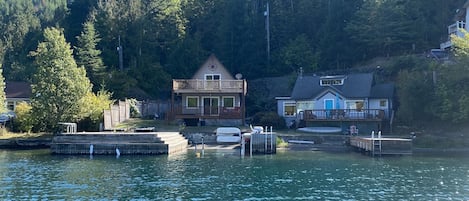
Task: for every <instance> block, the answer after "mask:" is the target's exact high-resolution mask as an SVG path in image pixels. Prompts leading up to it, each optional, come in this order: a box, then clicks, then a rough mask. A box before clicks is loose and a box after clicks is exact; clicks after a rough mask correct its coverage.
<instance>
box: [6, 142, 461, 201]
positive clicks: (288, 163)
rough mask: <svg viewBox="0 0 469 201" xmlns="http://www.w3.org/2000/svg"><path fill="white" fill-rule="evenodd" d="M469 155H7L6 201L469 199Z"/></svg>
mask: <svg viewBox="0 0 469 201" xmlns="http://www.w3.org/2000/svg"><path fill="white" fill-rule="evenodd" d="M468 159H469V157H443V156H442V157H428V156H416V155H414V156H404V157H384V158H370V157H368V156H363V155H360V154H357V153H324V152H311V151H284V152H278V153H277V154H276V155H256V156H254V157H252V158H250V157H245V158H240V157H239V156H237V155H236V154H235V152H234V151H231V150H228V151H227V150H223V151H216V150H206V151H205V155H204V156H203V157H201V158H197V157H196V154H195V153H194V152H193V151H192V150H189V151H188V152H187V153H184V154H179V155H173V156H169V157H168V156H121V157H120V158H116V157H114V156H94V157H90V156H87V155H84V156H57V155H50V154H49V151H48V150H24V151H2V150H0V200H469V160H468Z"/></svg>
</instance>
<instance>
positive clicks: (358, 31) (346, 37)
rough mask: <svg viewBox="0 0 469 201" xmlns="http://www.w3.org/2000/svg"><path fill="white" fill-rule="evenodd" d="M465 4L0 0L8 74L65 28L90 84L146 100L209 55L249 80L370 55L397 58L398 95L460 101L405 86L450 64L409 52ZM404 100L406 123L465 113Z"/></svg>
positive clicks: (421, 47) (428, 42) (435, 37)
mask: <svg viewBox="0 0 469 201" xmlns="http://www.w3.org/2000/svg"><path fill="white" fill-rule="evenodd" d="M464 2H465V1H464V0H425V1H415V0H139V1H133V0H15V1H9V0H0V13H1V14H0V30H1V32H2V37H1V38H0V63H1V65H2V68H3V75H4V77H5V80H16V81H28V82H32V79H33V77H34V74H35V73H36V72H37V65H35V64H34V58H33V57H32V56H31V52H33V51H35V50H36V49H37V47H38V44H39V43H40V42H41V41H43V40H44V35H43V32H44V30H45V29H46V28H48V27H55V28H58V29H60V30H62V31H63V33H64V36H65V38H66V41H67V42H68V43H70V45H71V47H72V49H73V56H74V59H75V60H76V63H77V64H78V65H79V66H84V67H85V69H86V74H87V77H88V78H89V79H90V81H91V83H92V84H93V91H94V92H96V91H98V90H100V89H105V90H106V91H109V92H111V93H112V96H113V98H114V99H119V98H123V97H127V96H129V94H131V93H132V92H133V91H136V90H140V91H144V92H145V94H146V96H148V98H152V99H158V98H163V99H164V98H167V97H168V96H169V90H170V89H171V79H173V78H190V77H191V76H192V74H193V73H194V72H195V71H196V70H197V69H198V67H199V65H200V64H201V63H202V62H203V61H204V60H205V59H206V58H207V57H208V55H210V54H211V53H214V54H215V55H216V56H217V57H218V58H219V59H220V61H221V62H222V63H223V64H224V65H225V66H226V67H227V68H228V70H229V71H230V72H231V73H233V74H236V73H242V74H243V76H244V78H246V79H248V80H252V79H256V78H261V77H271V76H280V75H287V74H294V73H295V72H298V70H299V69H300V68H302V69H303V70H304V72H305V73H316V72H321V71H330V70H347V69H353V68H355V67H357V66H360V65H361V64H363V63H364V62H366V61H369V60H371V59H373V58H377V57H381V58H396V57H397V58H398V59H395V60H394V61H393V62H391V64H390V70H388V71H386V72H384V73H383V74H385V75H386V76H387V78H388V79H393V80H394V81H400V83H399V88H400V89H402V90H401V92H399V93H401V94H400V96H401V97H402V96H406V95H409V94H415V93H417V92H419V93H423V94H420V95H425V96H427V97H429V98H431V97H437V96H438V97H442V96H444V97H447V98H448V99H451V100H448V101H449V102H455V103H458V104H460V105H461V106H463V103H464V102H466V101H469V98H467V97H469V96H467V97H466V96H464V97H462V98H460V99H461V100H460V99H458V100H456V99H455V98H456V97H454V96H450V95H449V94H445V93H446V92H444V90H443V89H441V90H436V89H435V88H431V89H429V90H427V91H425V90H424V89H421V88H416V89H415V90H414V91H413V89H412V88H410V87H407V88H406V86H412V87H416V86H420V85H419V84H423V86H427V88H428V86H431V85H428V83H431V80H429V79H427V77H425V76H427V74H428V73H427V72H430V71H431V70H438V69H437V67H436V66H440V69H443V68H447V67H442V66H441V65H437V64H434V62H432V61H427V60H429V59H423V60H422V59H421V58H420V57H417V56H415V55H424V53H425V52H428V51H429V50H430V49H432V48H435V47H439V44H440V42H442V41H444V40H446V39H447V37H448V36H447V26H448V25H449V24H451V23H453V22H454V21H455V18H454V17H455V15H456V14H457V11H458V9H459V8H460V7H462V5H463V4H464ZM267 5H269V7H268V8H269V12H267ZM267 22H268V25H269V26H267ZM267 28H268V29H267ZM267 35H269V38H268V37H267ZM120 53H121V54H122V60H121V61H120V60H119V54H120ZM418 69H420V70H421V71H418ZM422 69H423V70H422ZM464 70H466V69H464ZM442 72H443V70H442ZM444 72H448V73H455V72H452V71H444ZM413 73H416V74H418V76H423V77H422V79H421V80H419V79H418V78H419V77H418V76H417V75H414V74H413ZM420 74H421V75H420ZM456 74H457V73H456ZM399 75H400V76H399ZM404 76H408V78H409V79H404ZM461 79H462V80H465V79H466V78H465V77H463V78H461ZM422 80H423V81H422ZM447 80H452V79H447ZM412 81H413V82H415V83H414V84H409V82H412ZM442 81H444V79H442ZM448 85H449V84H448ZM444 87H451V86H446V85H445V86H444ZM406 90H407V91H406ZM405 93H408V94H405ZM426 93H428V94H426ZM455 94H457V93H456V92H455ZM468 95H469V94H468ZM413 97H415V96H413ZM413 97H409V98H413ZM453 99H454V100H453ZM435 100H438V101H443V102H444V100H442V99H436V98H435ZM403 101H405V100H403ZM407 101H409V103H408V102H402V103H401V104H400V105H401V107H403V108H405V107H408V109H409V108H410V109H409V110H408V111H407V110H406V111H405V112H407V113H409V112H410V113H412V114H405V115H406V118H410V119H407V120H406V121H412V120H414V119H415V118H418V117H415V118H413V116H412V115H414V116H415V115H416V114H417V112H422V113H424V114H433V115H430V117H432V116H433V117H434V116H435V114H441V111H442V110H447V111H446V112H448V113H451V112H452V111H455V110H456V111H461V108H459V107H457V104H452V105H451V104H449V103H448V104H446V106H448V107H447V108H441V107H440V105H441V104H440V103H438V101H430V102H428V103H427V102H425V105H424V107H419V111H413V106H412V105H406V104H417V105H419V104H420V102H421V101H418V100H417V101H416V100H407ZM458 101H459V102H458ZM461 101H463V102H461ZM443 105H445V104H443ZM420 106H421V104H420ZM465 107H467V106H465ZM463 109H464V111H466V110H467V109H465V108H463ZM420 110H421V111H420ZM466 113H467V114H466ZM461 115H462V114H460V115H459V116H457V117H449V116H448V117H447V120H455V121H457V122H460V121H463V120H467V119H468V118H469V110H467V112H465V114H464V115H462V116H461ZM426 117H429V116H428V115H426Z"/></svg>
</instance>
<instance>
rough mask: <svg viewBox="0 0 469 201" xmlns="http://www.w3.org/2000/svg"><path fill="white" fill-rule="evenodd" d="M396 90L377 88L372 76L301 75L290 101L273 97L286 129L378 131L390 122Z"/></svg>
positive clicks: (386, 84) (377, 85) (390, 84)
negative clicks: (350, 128) (320, 128)
mask: <svg viewBox="0 0 469 201" xmlns="http://www.w3.org/2000/svg"><path fill="white" fill-rule="evenodd" d="M394 91H395V87H394V84H392V83H384V84H376V83H375V81H374V79H373V74H372V73H357V74H349V75H333V76H317V75H304V76H303V75H300V76H299V77H298V78H297V80H296V83H295V86H294V88H293V91H292V93H291V95H290V96H289V97H276V100H277V106H278V107H277V108H278V109H277V112H278V114H279V115H280V116H282V117H284V118H285V120H286V121H287V125H288V124H291V122H296V123H297V124H298V125H299V126H338V127H342V128H343V131H344V132H345V131H346V130H347V128H348V127H350V126H361V127H363V128H365V127H366V128H369V129H366V130H381V129H383V125H389V124H390V123H391V122H392V118H393V108H394V105H393V98H394V94H395V93H394Z"/></svg>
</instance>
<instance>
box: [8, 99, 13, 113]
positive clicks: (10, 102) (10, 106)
mask: <svg viewBox="0 0 469 201" xmlns="http://www.w3.org/2000/svg"><path fill="white" fill-rule="evenodd" d="M7 109H8V110H11V111H13V110H15V102H13V101H8V102H7Z"/></svg>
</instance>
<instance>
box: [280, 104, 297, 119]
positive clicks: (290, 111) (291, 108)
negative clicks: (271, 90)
mask: <svg viewBox="0 0 469 201" xmlns="http://www.w3.org/2000/svg"><path fill="white" fill-rule="evenodd" d="M283 111H284V115H285V116H294V115H295V114H296V103H294V102H285V103H283Z"/></svg>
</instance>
